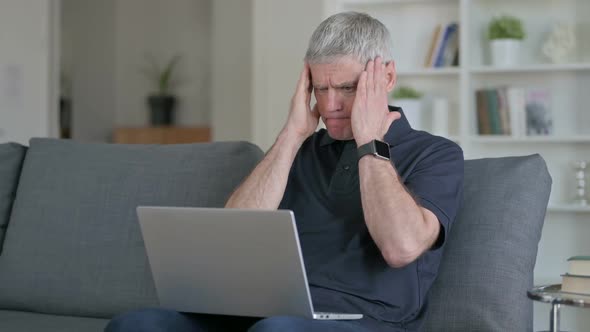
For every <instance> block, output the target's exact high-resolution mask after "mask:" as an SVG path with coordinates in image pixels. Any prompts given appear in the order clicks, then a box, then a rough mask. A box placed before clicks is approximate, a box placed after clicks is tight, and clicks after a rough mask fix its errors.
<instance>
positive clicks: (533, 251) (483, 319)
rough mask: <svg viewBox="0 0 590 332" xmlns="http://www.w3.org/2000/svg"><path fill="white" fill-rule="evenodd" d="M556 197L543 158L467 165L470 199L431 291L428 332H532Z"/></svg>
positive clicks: (476, 162) (462, 211) (533, 157)
mask: <svg viewBox="0 0 590 332" xmlns="http://www.w3.org/2000/svg"><path fill="white" fill-rule="evenodd" d="M550 191H551V176H550V175H549V172H548V171H547V167H546V164H545V161H544V160H543V159H542V158H541V157H540V156H539V155H532V156H527V157H507V158H490V159H479V160H468V161H466V162H465V182H464V195H465V199H464V203H463V207H462V208H461V211H460V212H459V215H458V217H457V220H456V221H455V223H454V224H453V228H452V230H451V232H450V236H449V240H448V242H447V244H446V248H445V252H444V256H443V261H442V263H441V266H440V271H439V276H438V278H437V280H436V282H435V284H434V285H433V288H432V289H431V293H430V307H429V313H428V315H427V319H426V323H425V330H426V331H531V330H532V328H533V326H532V318H533V314H532V307H533V304H532V301H531V300H529V299H528V298H527V296H526V291H527V289H530V288H531V287H532V286H533V269H534V266H535V260H536V256H537V245H538V243H539V239H540V237H541V229H542V227H543V221H544V217H545V212H546V208H547V202H548V200H549V193H550Z"/></svg>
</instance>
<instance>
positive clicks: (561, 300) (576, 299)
mask: <svg viewBox="0 0 590 332" xmlns="http://www.w3.org/2000/svg"><path fill="white" fill-rule="evenodd" d="M527 295H528V297H529V298H530V299H532V300H535V301H539V302H545V303H551V314H550V316H549V331H550V332H560V329H559V309H560V307H561V305H562V304H563V305H570V306H574V307H590V295H582V294H573V293H564V292H562V291H561V285H560V284H556V285H548V286H538V287H534V288H533V289H531V290H529V291H528V292H527Z"/></svg>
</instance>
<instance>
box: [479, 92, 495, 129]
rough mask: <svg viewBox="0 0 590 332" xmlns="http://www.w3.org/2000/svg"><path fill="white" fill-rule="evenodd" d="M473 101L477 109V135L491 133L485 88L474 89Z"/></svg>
mask: <svg viewBox="0 0 590 332" xmlns="http://www.w3.org/2000/svg"><path fill="white" fill-rule="evenodd" d="M475 102H476V110H477V133H478V134H479V135H489V134H491V133H492V130H491V128H490V120H489V117H488V106H487V103H488V101H487V97H486V90H477V91H475Z"/></svg>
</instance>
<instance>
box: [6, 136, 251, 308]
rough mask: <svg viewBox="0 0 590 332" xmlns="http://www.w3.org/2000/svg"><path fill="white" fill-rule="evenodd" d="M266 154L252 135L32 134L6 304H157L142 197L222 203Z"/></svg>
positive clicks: (150, 201)
mask: <svg viewBox="0 0 590 332" xmlns="http://www.w3.org/2000/svg"><path fill="white" fill-rule="evenodd" d="M262 155H263V153H262V151H261V150H260V149H259V148H258V147H256V146H254V145H252V144H249V143H208V144H185V145H169V146H155V145H152V146H149V145H148V146H137V145H133V146H131V145H112V144H90V143H76V142H71V141H60V140H51V139H33V140H31V144H30V147H29V150H28V152H27V156H26V158H25V161H24V164H23V169H22V173H21V179H20V183H19V187H18V191H17V196H16V199H15V201H14V207H13V214H12V218H11V220H10V223H9V227H8V229H7V232H6V239H5V243H4V252H3V254H2V255H0V309H9V310H22V311H34V312H41V313H54V314H62V315H74V316H89V317H110V316H112V315H114V314H116V313H120V312H122V311H126V310H131V309H136V308H140V307H146V306H154V305H157V299H156V296H155V291H154V285H153V280H152V277H151V273H150V272H149V267H148V264H147V258H146V254H145V248H144V246H143V241H142V237H141V234H140V230H139V224H138V221H137V215H136V211H135V210H136V207H137V206H138V205H166V206H209V207H222V206H223V205H224V202H225V200H226V198H227V197H228V196H229V194H230V193H231V191H232V190H233V189H234V188H235V187H236V186H237V185H238V184H239V182H240V181H241V180H242V179H243V178H244V177H245V176H246V175H247V174H248V173H249V172H250V171H251V169H252V168H253V167H254V166H255V164H256V163H257V162H258V160H259V159H260V158H261V157H262Z"/></svg>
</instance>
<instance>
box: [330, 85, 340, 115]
mask: <svg viewBox="0 0 590 332" xmlns="http://www.w3.org/2000/svg"><path fill="white" fill-rule="evenodd" d="M327 108H328V111H330V112H335V111H340V110H341V109H342V103H341V102H340V97H339V96H338V93H337V92H336V89H328V105H327Z"/></svg>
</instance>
